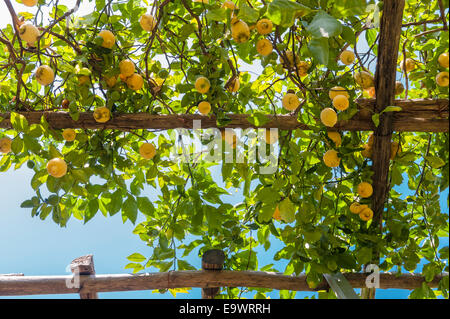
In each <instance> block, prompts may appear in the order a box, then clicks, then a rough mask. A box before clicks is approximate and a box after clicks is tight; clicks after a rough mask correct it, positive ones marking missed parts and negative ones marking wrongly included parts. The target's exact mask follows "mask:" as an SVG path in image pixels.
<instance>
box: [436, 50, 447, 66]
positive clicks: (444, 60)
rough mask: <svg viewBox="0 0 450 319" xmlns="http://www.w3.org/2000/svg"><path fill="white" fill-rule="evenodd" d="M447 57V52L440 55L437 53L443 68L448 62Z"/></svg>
mask: <svg viewBox="0 0 450 319" xmlns="http://www.w3.org/2000/svg"><path fill="white" fill-rule="evenodd" d="M448 60H449V57H448V52H444V53H442V54H441V55H439V58H438V62H439V64H440V65H441V66H442V67H443V68H448V63H449V61H448Z"/></svg>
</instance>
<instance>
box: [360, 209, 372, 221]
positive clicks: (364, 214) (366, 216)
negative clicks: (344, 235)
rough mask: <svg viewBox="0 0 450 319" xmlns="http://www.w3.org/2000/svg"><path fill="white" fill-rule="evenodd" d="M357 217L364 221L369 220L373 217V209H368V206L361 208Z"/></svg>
mask: <svg viewBox="0 0 450 319" xmlns="http://www.w3.org/2000/svg"><path fill="white" fill-rule="evenodd" d="M359 218H361V219H362V220H364V221H368V220H371V219H372V218H373V210H372V209H370V208H369V207H367V208H365V209H363V210H362V211H361V212H360V213H359Z"/></svg>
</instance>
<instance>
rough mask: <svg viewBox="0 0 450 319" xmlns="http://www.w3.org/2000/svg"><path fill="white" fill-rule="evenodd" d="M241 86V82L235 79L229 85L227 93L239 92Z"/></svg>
mask: <svg viewBox="0 0 450 319" xmlns="http://www.w3.org/2000/svg"><path fill="white" fill-rule="evenodd" d="M240 86H241V82H240V81H239V78H238V77H235V78H234V79H233V80H232V81H231V82H230V83H228V86H227V91H228V92H231V93H234V92H237V91H238V90H239V87H240Z"/></svg>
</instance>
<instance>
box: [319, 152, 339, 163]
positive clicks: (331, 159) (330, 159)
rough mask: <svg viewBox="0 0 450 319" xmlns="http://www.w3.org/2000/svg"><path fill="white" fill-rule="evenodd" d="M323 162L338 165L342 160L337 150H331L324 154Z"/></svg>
mask: <svg viewBox="0 0 450 319" xmlns="http://www.w3.org/2000/svg"><path fill="white" fill-rule="evenodd" d="M323 162H324V163H325V165H326V166H328V167H338V166H339V163H340V162H341V158H340V157H339V156H338V152H336V151H335V150H329V151H327V152H326V153H325V154H324V155H323Z"/></svg>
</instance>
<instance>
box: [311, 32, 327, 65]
mask: <svg viewBox="0 0 450 319" xmlns="http://www.w3.org/2000/svg"><path fill="white" fill-rule="evenodd" d="M308 49H309V51H310V52H311V55H312V56H313V57H314V59H316V60H317V62H318V63H319V64H323V65H325V66H327V65H328V60H329V54H330V53H329V51H330V49H329V44H328V39H327V38H313V39H312V40H311V41H309V43H308Z"/></svg>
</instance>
